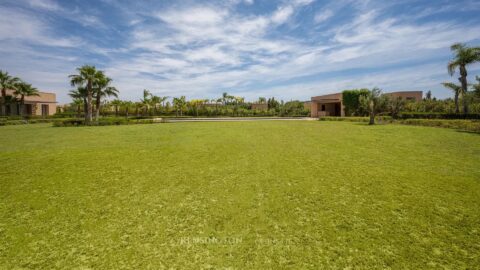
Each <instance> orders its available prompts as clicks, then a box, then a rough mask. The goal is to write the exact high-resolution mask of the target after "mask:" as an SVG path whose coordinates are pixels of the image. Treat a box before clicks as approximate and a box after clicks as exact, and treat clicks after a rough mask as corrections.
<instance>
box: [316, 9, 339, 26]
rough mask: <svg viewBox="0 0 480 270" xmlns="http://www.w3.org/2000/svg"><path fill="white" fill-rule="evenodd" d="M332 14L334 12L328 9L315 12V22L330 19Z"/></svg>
mask: <svg viewBox="0 0 480 270" xmlns="http://www.w3.org/2000/svg"><path fill="white" fill-rule="evenodd" d="M333 14H334V13H333V11H331V10H330V9H325V10H323V11H321V12H318V13H317V14H315V17H314V21H315V23H322V22H324V21H326V20H328V19H330V18H331V17H332V16H333Z"/></svg>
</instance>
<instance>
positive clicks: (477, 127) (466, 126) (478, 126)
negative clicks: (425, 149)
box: [398, 119, 480, 133]
mask: <svg viewBox="0 0 480 270" xmlns="http://www.w3.org/2000/svg"><path fill="white" fill-rule="evenodd" d="M398 123H399V124H403V125H414V126H427V127H442V128H453V129H459V130H464V131H469V132H475V133H480V121H478V120H446V119H405V120H400V121H398Z"/></svg>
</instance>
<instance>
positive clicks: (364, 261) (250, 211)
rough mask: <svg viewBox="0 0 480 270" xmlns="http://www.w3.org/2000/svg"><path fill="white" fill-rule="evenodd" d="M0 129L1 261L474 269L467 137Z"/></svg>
mask: <svg viewBox="0 0 480 270" xmlns="http://www.w3.org/2000/svg"><path fill="white" fill-rule="evenodd" d="M0 134H1V135H2V136H1V137H2V140H1V142H0V162H1V163H0V164H2V170H1V171H0V179H1V180H0V184H1V187H0V268H6V269H10V268H14V267H24V268H43V269H48V268H76V267H78V268H81V267H84V268H96V269H104V268H115V269H118V268H122V267H129V268H148V267H151V268H152V269H160V268H162V267H164V268H170V267H172V268H179V269H182V268H195V269H198V268H209V267H211V268H228V267H231V268H237V269H245V268H259V269H266V268H272V269H279V268H292V269H301V268H312V269H318V268H322V267H323V268H340V269H343V268H344V267H349V266H350V267H352V268H366V269H371V268H389V267H391V268H396V269H398V268H410V269H423V268H426V267H431V268H442V267H446V268H451V269H461V268H475V267H478V265H480V258H479V254H480V244H479V243H480V225H479V224H480V211H479V209H480V200H479V198H480V181H479V179H480V166H479V165H480V136H479V135H478V134H469V133H462V132H458V131H455V130H449V129H440V128H427V127H411V126H400V125H384V126H367V125H365V124H362V123H343V122H319V121H313V122H292V121H289V122H266V121H263V122H236V123H175V124H155V125H136V126H109V127H79V128H53V127H50V126H49V125H43V124H39V125H25V126H8V127H0Z"/></svg>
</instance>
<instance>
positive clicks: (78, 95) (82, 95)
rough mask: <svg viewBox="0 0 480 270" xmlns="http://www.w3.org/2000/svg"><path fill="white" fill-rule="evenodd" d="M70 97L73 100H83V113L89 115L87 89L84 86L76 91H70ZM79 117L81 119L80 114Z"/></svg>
mask: <svg viewBox="0 0 480 270" xmlns="http://www.w3.org/2000/svg"><path fill="white" fill-rule="evenodd" d="M68 95H69V96H70V97H72V99H74V100H75V99H81V100H82V101H83V102H82V105H83V113H84V114H86V113H87V89H86V88H85V87H83V86H79V87H77V89H76V90H70V92H69V93H68ZM78 115H79V117H80V114H78Z"/></svg>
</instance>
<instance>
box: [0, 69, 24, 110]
mask: <svg viewBox="0 0 480 270" xmlns="http://www.w3.org/2000/svg"><path fill="white" fill-rule="evenodd" d="M19 82H20V79H19V78H17V77H12V76H10V75H9V74H8V72H6V71H5V72H3V71H2V70H0V89H1V90H2V100H1V104H0V105H1V107H2V108H1V111H0V113H1V115H6V113H5V112H6V106H7V104H8V102H7V89H9V90H15V89H16V85H17V83H19Z"/></svg>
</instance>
